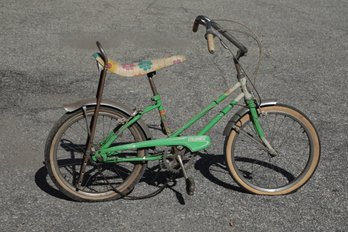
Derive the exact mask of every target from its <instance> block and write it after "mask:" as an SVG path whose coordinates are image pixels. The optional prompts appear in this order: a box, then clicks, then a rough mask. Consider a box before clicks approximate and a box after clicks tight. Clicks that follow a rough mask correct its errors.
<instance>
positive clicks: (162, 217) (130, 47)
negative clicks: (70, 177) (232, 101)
mask: <svg viewBox="0 0 348 232" xmlns="http://www.w3.org/2000/svg"><path fill="white" fill-rule="evenodd" d="M0 6H1V8H0V12H1V14H0V21H1V25H0V28H1V30H0V31H1V34H0V54H1V56H2V59H0V77H1V78H0V97H1V102H0V109H1V110H0V116H1V120H0V148H1V152H0V161H1V162H0V185H1V187H0V228H1V229H0V230H1V231H348V223H347V221H348V220H347V219H348V217H347V215H348V214H347V206H348V204H347V190H348V189H347V184H348V183H347V177H346V175H347V174H348V173H347V170H348V169H347V168H348V164H347V151H348V142H347V141H348V140H347V131H348V117H347V112H348V110H347V109H348V106H347V100H348V97H347V86H348V80H347V61H348V60H347V50H348V40H347V38H348V37H347V28H348V20H347V12H348V2H347V1H340V0H334V1H324V0H308V1H285V0H280V1H279V0H278V1H275V0H262V1H259V0H252V1H240V0H236V1H226V0H217V1H207V0H201V1H186V2H184V1H169V0H165V1H156V0H155V1H140V0H132V1H129V0H127V1H125V0H120V1H110V0H101V1H81V0H76V1H43V0H35V1H19V0H2V1H1V2H0ZM199 14H204V15H207V16H209V17H211V18H220V19H233V20H238V21H242V22H244V23H245V24H247V25H248V26H250V27H251V28H252V29H253V30H254V31H255V32H257V34H259V35H260V38H261V40H262V44H263V46H264V49H265V52H264V59H263V62H262V66H261V69H260V74H259V76H258V79H257V86H258V87H259V91H260V93H261V95H262V96H263V97H265V98H277V99H278V100H279V101H281V102H285V103H291V105H294V106H296V107H298V108H299V109H301V110H302V111H303V112H305V113H306V114H307V115H309V117H310V118H311V119H312V121H313V122H314V124H315V125H316V127H317V129H318V131H319V134H320V136H321V142H322V153H321V154H322V158H321V161H320V164H319V167H318V169H317V171H316V173H315V175H314V176H313V178H312V179H311V180H310V181H309V182H308V183H307V184H306V185H305V186H304V187H303V188H301V189H300V190H299V191H297V192H296V193H293V194H290V195H287V196H281V197H263V196H255V195H251V194H247V193H245V192H243V191H241V189H240V188H239V187H238V186H237V185H236V184H235V183H234V182H233V180H232V179H231V178H230V177H229V176H228V173H227V172H226V170H224V169H223V168H219V167H220V166H221V165H223V164H222V162H223V155H222V154H223V149H222V147H223V139H224V138H223V136H222V131H223V128H224V124H225V123H226V120H227V119H226V120H224V121H223V122H221V123H220V124H219V125H218V126H217V128H214V130H213V131H212V133H211V136H212V140H213V145H214V146H213V147H212V148H210V149H209V151H208V152H209V154H213V155H215V156H214V157H212V158H211V159H209V158H208V157H206V156H203V157H201V158H200V159H199V160H198V161H197V164H196V165H195V168H194V169H193V170H191V171H190V172H191V173H192V174H194V175H195V180H196V185H197V191H196V194H195V196H193V197H189V196H187V195H186V194H185V192H184V181H183V180H182V179H179V180H178V182H177V184H176V185H175V186H174V187H173V189H165V190H164V191H163V192H162V193H161V194H159V195H157V196H155V197H152V198H150V199H146V200H141V201H126V200H118V201H111V202H104V203H92V204H91V203H78V202H73V201H69V200H68V199H66V198H64V197H63V196H62V194H61V193H60V192H58V191H57V190H56V189H55V188H54V186H52V185H51V182H50V180H49V178H48V177H47V173H46V171H45V169H44V167H43V164H42V161H43V149H44V144H45V139H46V137H47V135H48V132H49V130H50V128H51V127H52V125H53V123H54V122H55V121H56V120H58V119H59V117H60V116H61V115H63V114H64V110H63V108H62V104H63V103H68V102H73V101H75V100H78V99H81V98H87V97H92V96H94V94H95V89H96V86H97V82H98V73H97V71H96V67H95V64H94V61H93V60H92V59H91V54H92V53H93V52H95V51H96V47H95V40H97V39H98V40H100V41H101V42H102V43H103V44H104V46H105V48H106V51H107V52H108V54H109V56H110V57H112V58H114V59H117V60H120V61H123V62H127V61H137V60H140V59H142V58H158V57H161V56H166V55H168V54H184V55H186V56H187V57H188V61H187V62H185V63H184V64H181V65H177V66H175V67H171V68H168V69H166V70H163V71H160V72H158V74H159V75H158V76H159V77H158V78H156V80H157V83H158V88H159V90H160V92H161V93H162V94H163V96H164V99H165V101H164V104H165V106H166V107H167V111H168V114H169V118H170V120H171V125H172V127H174V128H177V127H179V126H180V125H182V124H183V123H184V122H185V120H186V119H188V117H189V116H191V115H193V114H194V113H195V112H198V110H199V109H200V108H202V107H203V106H205V105H206V104H208V103H209V102H210V100H211V99H213V98H214V97H216V96H218V95H219V94H220V93H221V92H222V91H223V90H224V89H226V88H227V86H228V85H229V84H231V83H233V82H234V81H235V80H234V77H233V75H234V72H233V71H231V70H229V69H227V68H228V65H229V61H228V60H226V59H225V58H226V57H227V56H228V53H227V52H224V51H222V50H221V49H220V50H219V49H218V50H217V53H216V54H215V55H210V54H209V53H208V52H207V49H206V42H205V40H204V38H203V35H204V31H203V30H200V31H199V32H198V33H196V34H194V33H192V23H193V20H194V18H195V17H196V16H197V15H199ZM224 25H227V26H228V27H229V28H235V29H238V27H232V26H233V24H230V23H226V22H225V23H224ZM238 36H240V38H244V37H243V36H242V35H240V34H239V35H238ZM245 43H246V44H247V45H248V47H249V48H250V54H249V55H248V57H247V59H245V65H246V67H248V69H249V70H253V67H254V65H253V64H255V61H256V59H255V57H256V56H257V47H256V44H255V43H253V42H252V40H250V39H247V38H246V39H245ZM250 72H252V71H250ZM231 76H232V78H231ZM149 96H150V90H149V88H148V84H147V83H146V80H145V79H143V78H134V79H133V78H129V79H127V78H120V77H117V76H109V78H108V80H107V87H106V90H105V97H106V98H109V99H113V100H116V101H120V102H124V103H131V104H132V105H134V106H138V107H139V108H141V107H142V106H145V105H146V104H147V103H148V101H147V100H144V99H148V97H149ZM152 118H153V117H152V116H151V115H150V116H148V117H147V118H146V121H147V122H148V123H157V122H156V121H155V122H153V121H152ZM203 123H204V122H202V123H201V124H200V125H203ZM198 127H199V125H198ZM198 127H195V128H193V129H192V131H191V132H194V131H195V129H196V128H198ZM219 164H220V165H219ZM143 187H144V188H146V186H143ZM138 191H139V190H138Z"/></svg>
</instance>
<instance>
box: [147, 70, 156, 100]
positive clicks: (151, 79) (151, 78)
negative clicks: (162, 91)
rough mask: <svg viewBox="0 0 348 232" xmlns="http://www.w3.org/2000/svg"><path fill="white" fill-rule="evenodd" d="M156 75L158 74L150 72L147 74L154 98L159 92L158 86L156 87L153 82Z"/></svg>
mask: <svg viewBox="0 0 348 232" xmlns="http://www.w3.org/2000/svg"><path fill="white" fill-rule="evenodd" d="M154 75H156V72H150V73H148V74H147V77H148V79H149V82H150V86H151V90H152V93H153V95H154V96H156V95H158V92H157V88H156V85H155V81H154V80H153V76H154Z"/></svg>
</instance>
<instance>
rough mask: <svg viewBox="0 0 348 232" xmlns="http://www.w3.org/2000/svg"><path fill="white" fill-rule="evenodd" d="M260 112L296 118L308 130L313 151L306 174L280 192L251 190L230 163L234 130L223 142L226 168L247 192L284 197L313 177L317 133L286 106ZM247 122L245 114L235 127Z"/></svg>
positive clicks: (318, 152)
mask: <svg viewBox="0 0 348 232" xmlns="http://www.w3.org/2000/svg"><path fill="white" fill-rule="evenodd" d="M262 111H263V112H271V111H272V112H284V113H287V114H289V115H291V116H292V117H294V118H296V119H297V120H299V121H301V122H302V123H303V125H304V126H305V127H306V128H307V129H308V132H309V136H310V137H311V138H312V140H313V148H312V149H313V159H312V162H311V164H310V167H309V169H308V171H307V173H306V174H305V175H304V176H303V178H302V179H300V180H299V181H297V182H296V183H295V184H294V185H291V184H290V185H291V186H290V187H289V188H283V189H282V190H280V191H261V190H259V189H255V188H253V187H252V186H250V185H249V184H248V183H246V182H244V181H243V180H242V179H241V178H240V177H239V175H238V172H237V170H236V169H235V166H234V165H233V163H232V144H233V141H234V139H235V138H236V135H238V134H237V132H236V131H235V130H231V132H230V134H229V135H228V137H227V138H226V139H227V140H226V142H225V156H226V163H227V167H228V169H229V171H230V173H231V175H232V177H233V179H234V180H235V181H236V182H237V183H238V184H239V185H240V186H241V187H243V188H245V189H246V190H248V191H249V192H251V193H254V194H260V195H284V194H288V193H291V192H293V191H295V190H297V189H299V188H300V187H301V186H303V185H304V184H305V183H306V182H307V181H308V180H309V179H310V177H311V176H312V175H313V173H314V171H315V169H316V167H317V166H318V163H319V158H320V141H319V137H318V133H317V131H316V129H315V127H314V126H313V124H312V123H311V122H310V120H309V119H308V118H307V117H305V116H304V115H303V114H302V113H300V112H299V111H297V110H295V109H293V108H290V107H287V106H282V105H275V106H264V107H262ZM249 120H250V116H249V114H245V115H244V116H242V118H241V119H240V120H239V121H238V122H237V125H238V126H241V125H243V124H244V123H246V122H247V121H249Z"/></svg>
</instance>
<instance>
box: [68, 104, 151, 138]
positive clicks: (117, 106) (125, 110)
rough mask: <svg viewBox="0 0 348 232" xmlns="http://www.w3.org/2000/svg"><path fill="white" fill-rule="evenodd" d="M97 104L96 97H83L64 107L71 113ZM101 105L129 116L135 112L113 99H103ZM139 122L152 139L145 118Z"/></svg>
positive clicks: (147, 135)
mask: <svg viewBox="0 0 348 232" xmlns="http://www.w3.org/2000/svg"><path fill="white" fill-rule="evenodd" d="M95 105H97V102H96V98H88V99H83V100H80V101H76V102H73V103H69V104H64V105H63V107H64V109H65V111H66V112H68V113H71V112H74V111H76V110H78V109H81V108H82V107H83V106H95ZM101 105H102V106H106V107H110V108H114V109H118V110H120V111H122V112H123V113H125V114H127V115H128V116H131V115H132V113H133V112H134V110H132V109H130V108H129V107H128V106H126V105H124V104H122V103H120V102H116V101H111V100H107V99H103V100H102V102H101ZM137 123H138V124H139V126H140V127H141V129H142V130H143V132H144V133H145V135H146V138H147V139H151V138H152V135H151V132H150V130H149V128H148V126H147V125H146V124H145V122H144V121H143V120H141V119H139V120H138V122H137Z"/></svg>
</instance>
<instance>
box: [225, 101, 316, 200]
mask: <svg viewBox="0 0 348 232" xmlns="http://www.w3.org/2000/svg"><path fill="white" fill-rule="evenodd" d="M261 112H262V113H261V114H260V115H259V120H260V123H261V126H262V129H263V131H264V133H265V137H266V139H267V140H268V141H269V143H270V144H271V146H272V147H273V148H274V149H275V151H276V154H272V153H271V152H269V151H268V149H267V148H266V147H265V146H264V145H263V144H262V142H261V140H260V139H259V137H258V135H257V133H256V131H255V130H254V127H253V124H252V121H251V116H250V114H249V113H247V114H245V115H243V116H241V118H240V119H239V120H238V121H237V122H236V123H235V126H234V127H233V129H232V130H231V132H230V133H229V134H228V136H227V137H226V140H225V155H226V164H227V167H228V169H229V171H230V173H231V175H232V177H233V179H234V180H235V181H236V182H237V183H238V184H239V185H240V186H242V187H243V188H244V189H246V190H248V191H249V192H251V193H255V194H261V195H283V194H288V193H291V192H293V191H295V190H297V189H298V188H300V187H301V186H303V185H304V184H305V183H306V182H307V181H308V180H309V179H310V177H311V176H312V174H313V173H314V171H315V169H316V167H317V166H318V162H319V157H320V141H319V136H318V133H317V131H316V129H315V127H314V125H313V124H312V122H311V121H310V120H309V119H308V118H307V117H306V116H305V115H304V114H303V113H302V112H300V111H299V110H297V109H295V108H293V107H290V106H286V105H283V104H277V105H273V106H263V107H261Z"/></svg>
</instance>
